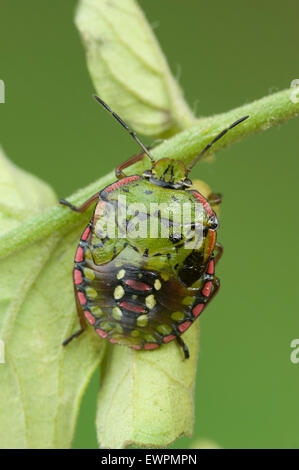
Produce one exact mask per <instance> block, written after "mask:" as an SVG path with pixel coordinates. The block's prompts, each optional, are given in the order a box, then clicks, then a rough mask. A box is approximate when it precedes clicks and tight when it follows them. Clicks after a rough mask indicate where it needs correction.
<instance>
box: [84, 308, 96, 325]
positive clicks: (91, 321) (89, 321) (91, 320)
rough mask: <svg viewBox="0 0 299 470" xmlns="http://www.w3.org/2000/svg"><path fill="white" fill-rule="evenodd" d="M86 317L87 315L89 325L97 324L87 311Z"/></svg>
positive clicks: (85, 312)
mask: <svg viewBox="0 0 299 470" xmlns="http://www.w3.org/2000/svg"><path fill="white" fill-rule="evenodd" d="M84 315H85V318H86V320H87V321H88V323H90V324H91V325H94V324H95V322H96V319H95V318H94V317H93V316H92V315H91V313H89V312H88V311H87V310H85V311H84Z"/></svg>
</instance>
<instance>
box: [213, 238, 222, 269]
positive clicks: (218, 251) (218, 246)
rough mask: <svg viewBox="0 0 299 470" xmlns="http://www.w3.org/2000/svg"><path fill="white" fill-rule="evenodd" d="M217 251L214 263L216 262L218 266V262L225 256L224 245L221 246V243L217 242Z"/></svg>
mask: <svg viewBox="0 0 299 470" xmlns="http://www.w3.org/2000/svg"><path fill="white" fill-rule="evenodd" d="M215 251H217V254H216V256H215V258H214V262H215V264H217V263H218V261H219V260H220V258H221V256H222V255H223V251H224V247H223V245H221V243H218V242H217V243H216V245H215Z"/></svg>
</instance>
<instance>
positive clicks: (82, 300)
mask: <svg viewBox="0 0 299 470" xmlns="http://www.w3.org/2000/svg"><path fill="white" fill-rule="evenodd" d="M78 299H79V302H80V304H81V305H84V304H85V303H86V297H85V295H84V294H83V292H78Z"/></svg>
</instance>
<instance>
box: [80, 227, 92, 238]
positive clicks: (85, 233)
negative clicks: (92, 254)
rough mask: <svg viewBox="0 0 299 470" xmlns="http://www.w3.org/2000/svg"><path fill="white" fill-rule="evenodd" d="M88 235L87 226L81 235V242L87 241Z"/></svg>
mask: <svg viewBox="0 0 299 470" xmlns="http://www.w3.org/2000/svg"><path fill="white" fill-rule="evenodd" d="M89 234H90V227H89V225H88V226H87V227H86V229H85V230H84V232H83V233H82V236H81V240H83V241H84V242H85V240H87V238H88V235H89Z"/></svg>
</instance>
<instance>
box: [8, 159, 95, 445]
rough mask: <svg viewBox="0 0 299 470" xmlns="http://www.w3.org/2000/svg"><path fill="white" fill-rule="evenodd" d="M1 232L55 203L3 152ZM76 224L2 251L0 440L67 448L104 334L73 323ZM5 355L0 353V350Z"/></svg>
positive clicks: (49, 192)
mask: <svg viewBox="0 0 299 470" xmlns="http://www.w3.org/2000/svg"><path fill="white" fill-rule="evenodd" d="M0 175H1V176H0V220H1V232H2V233H4V232H5V231H8V230H10V229H12V228H18V227H19V229H20V230H22V225H21V223H22V221H24V220H25V219H27V218H30V217H31V216H32V215H33V214H36V213H38V212H40V211H42V210H43V209H45V208H46V207H48V206H51V205H53V204H55V203H56V197H55V195H54V194H53V192H52V190H51V189H50V188H49V187H48V186H47V185H45V184H44V183H42V182H41V181H40V180H38V179H37V178H34V177H33V176H31V175H29V174H27V173H25V172H23V171H22V170H20V169H18V168H17V167H15V166H14V165H12V164H11V163H10V162H9V161H8V160H7V159H6V158H5V157H4V155H3V153H2V152H1V154H0ZM79 232H80V228H76V229H74V230H72V231H71V232H70V233H69V234H68V235H67V236H64V237H63V238H62V236H61V234H58V233H56V234H55V233H54V234H53V235H52V236H51V237H49V238H46V239H42V240H41V241H39V242H36V243H34V244H32V245H30V244H29V245H27V246H26V247H25V248H24V249H23V250H19V251H15V252H12V253H10V254H9V256H7V257H2V258H1V259H0V339H1V341H2V342H4V346H5V349H4V351H5V362H4V363H0V384H1V386H0V447H1V448H67V447H70V445H71V440H72V436H73V433H74V426H75V421H76V416H77V412H78V406H79V404H80V400H81V396H82V393H83V391H84V389H85V387H86V385H87V383H88V380H89V378H90V375H91V373H92V372H93V370H94V369H95V367H96V365H97V364H98V363H99V360H100V358H101V353H102V351H103V342H102V341H101V340H99V338H98V337H96V335H95V334H94V333H93V332H91V331H90V332H89V333H86V334H85V335H83V336H84V337H82V338H80V340H77V341H74V342H73V344H70V345H69V346H68V347H67V348H66V349H64V348H63V347H62V344H61V343H62V341H63V340H64V339H65V338H66V337H67V336H68V335H69V334H71V332H72V331H73V330H74V329H77V328H78V320H77V318H76V313H75V303H74V298H73V287H72V275H71V270H72V260H73V256H74V251H75V246H76V244H77V243H78V237H79ZM2 359H3V358H2Z"/></svg>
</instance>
